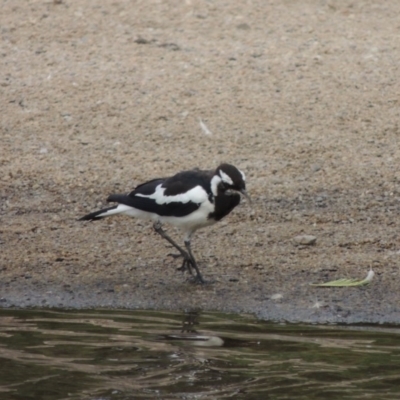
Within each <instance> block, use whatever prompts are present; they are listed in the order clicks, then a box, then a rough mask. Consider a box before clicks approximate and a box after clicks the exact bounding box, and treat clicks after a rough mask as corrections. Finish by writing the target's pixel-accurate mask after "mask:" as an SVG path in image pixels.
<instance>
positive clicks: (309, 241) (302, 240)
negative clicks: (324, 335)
mask: <svg viewBox="0 0 400 400" xmlns="http://www.w3.org/2000/svg"><path fill="white" fill-rule="evenodd" d="M293 240H294V242H295V243H296V244H304V245H307V246H311V245H314V244H315V243H316V241H317V238H316V237H315V236H312V235H298V236H295V237H294V238H293Z"/></svg>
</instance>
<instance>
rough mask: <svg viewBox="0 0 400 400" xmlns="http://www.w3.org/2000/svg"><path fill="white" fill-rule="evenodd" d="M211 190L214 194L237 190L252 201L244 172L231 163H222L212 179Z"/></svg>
mask: <svg viewBox="0 0 400 400" xmlns="http://www.w3.org/2000/svg"><path fill="white" fill-rule="evenodd" d="M211 190H212V192H213V195H214V196H217V195H218V192H223V193H226V192H228V191H231V190H232V191H236V192H240V193H242V194H243V195H244V196H245V197H246V198H247V199H248V200H249V202H251V199H250V197H249V195H248V194H247V192H246V177H245V175H244V173H243V172H242V171H241V170H240V169H238V168H236V167H235V166H233V165H231V164H221V165H220V166H219V167H218V168H217V169H216V171H215V173H214V176H213V178H212V180H211Z"/></svg>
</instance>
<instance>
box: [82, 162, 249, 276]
mask: <svg viewBox="0 0 400 400" xmlns="http://www.w3.org/2000/svg"><path fill="white" fill-rule="evenodd" d="M237 192H240V193H242V194H243V195H244V196H245V197H247V198H248V200H249V201H250V198H249V196H248V195H247V193H246V183H245V175H244V173H243V172H242V171H240V170H239V169H237V168H236V167H235V166H233V165H230V164H221V165H220V166H219V167H218V168H217V169H216V170H214V171H204V170H199V169H193V170H190V171H183V172H179V173H177V174H176V175H174V176H171V177H169V178H157V179H153V180H150V181H148V182H145V183H143V184H141V185H139V186H137V187H136V188H135V189H134V190H133V191H132V192H131V193H129V194H112V195H111V196H109V197H108V199H107V201H109V202H116V203H118V204H117V205H115V206H112V207H109V208H105V209H103V210H99V211H95V212H93V213H91V214H88V215H85V216H84V217H82V218H80V220H97V219H101V218H105V217H109V216H111V215H117V214H122V215H128V216H130V217H137V218H141V219H149V220H151V221H153V227H154V230H155V231H156V232H157V233H159V234H160V235H161V236H162V237H163V238H164V239H166V240H167V241H168V242H169V243H170V244H171V245H172V246H174V247H175V248H176V249H177V250H178V251H179V253H180V256H182V257H183V263H182V266H181V268H180V269H181V270H185V269H187V270H188V271H189V272H190V273H192V267H193V268H194V269H195V271H196V273H197V276H196V279H197V281H198V282H200V283H204V279H203V277H202V276H201V274H200V271H199V268H198V266H197V263H196V260H195V258H194V257H193V253H192V249H191V246H190V239H191V237H192V235H193V233H194V232H195V231H196V230H197V229H200V228H204V227H206V226H210V225H213V224H215V223H216V222H218V221H219V220H221V219H222V218H224V217H225V216H226V215H228V214H229V213H230V212H231V211H232V210H233V209H234V208H235V207H236V206H237V205H238V204H239V203H240V198H241V196H240V194H239V193H237ZM163 223H169V224H171V225H174V226H176V227H178V228H180V229H181V230H182V231H183V233H184V243H185V248H186V250H184V249H183V248H182V247H181V246H179V245H178V244H177V243H175V241H174V240H172V239H171V238H170V237H169V236H168V235H167V234H166V232H165V231H164V230H163V228H162V224H163Z"/></svg>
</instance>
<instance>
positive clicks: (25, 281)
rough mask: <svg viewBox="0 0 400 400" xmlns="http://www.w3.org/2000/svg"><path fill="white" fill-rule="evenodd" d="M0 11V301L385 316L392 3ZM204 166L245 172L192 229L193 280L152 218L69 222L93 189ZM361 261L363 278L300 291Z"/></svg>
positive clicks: (394, 120) (397, 294)
mask: <svg viewBox="0 0 400 400" xmlns="http://www.w3.org/2000/svg"><path fill="white" fill-rule="evenodd" d="M1 10H2V11H1V13H0V26H1V38H0V40H1V42H0V43H1V47H0V71H1V73H0V93H1V95H0V99H1V101H0V110H1V125H0V132H1V146H0V165H1V174H0V252H1V255H0V306H2V307H13V306H14V307H60V308H85V307H106V308H129V309H135V308H149V309H154V308H156V309H170V310H180V309H192V308H199V309H203V310H221V311H229V312H245V313H253V314H255V315H257V316H258V317H260V318H263V319H272V320H286V321H301V322H332V323H336V322H346V323H347V322H374V323H384V322H390V323H398V322H400V309H399V304H400V290H399V286H400V281H399V279H400V276H399V266H400V260H399V259H400V243H399V235H398V232H399V225H400V221H399V218H398V215H399V210H400V191H399V181H400V172H399V168H398V165H399V159H400V150H399V146H398V141H399V116H400V108H399V93H400V91H399V90H400V88H399V83H398V81H399V65H400V42H399V34H400V23H399V19H398V15H400V3H399V2H395V1H392V2H375V1H372V0H371V1H368V0H365V1H364V0H361V1H348V0H335V1H329V0H326V1H325V0H304V1H301V2H300V1H289V0H286V1H276V0H275V1H264V0H248V1H238V0H234V1H212V0H210V1H195V0H186V1H182V0H179V1H178V0H176V1H173V0H170V1H161V0H154V1H150V0H143V1H139V0H138V1H127V0H126V1H114V2H112V1H102V2H99V1H95V0H82V1H79V2H78V1H72V0H62V1H50V0H31V1H25V0H9V1H2V4H1ZM221 162H229V163H232V164H234V165H236V166H237V167H239V168H240V169H242V170H243V171H244V172H245V173H246V176H247V182H248V192H249V194H250V195H251V196H252V199H253V205H252V206H249V204H248V203H247V202H246V201H243V202H242V204H241V205H240V206H239V207H238V208H236V209H235V210H234V212H233V213H232V214H230V215H229V216H228V217H227V218H226V219H224V220H223V221H222V222H221V223H219V224H216V225H214V226H213V227H211V228H207V229H204V230H203V231H199V232H198V233H197V234H196V235H195V237H194V238H193V241H192V245H193V250H194V253H195V254H196V256H197V258H198V260H199V265H200V268H201V271H202V273H203V275H204V277H205V278H206V279H208V280H209V281H211V282H212V283H210V284H207V285H203V286H201V285H193V284H191V283H190V282H188V279H187V278H188V276H187V275H185V274H182V273H181V272H178V271H176V268H177V267H178V266H179V265H180V262H179V260H174V259H173V258H171V257H169V256H168V253H170V252H171V248H169V247H168V246H167V245H166V243H165V242H164V241H163V240H162V239H161V238H160V237H158V236H157V235H156V234H155V233H154V232H153V230H152V228H151V224H150V223H147V222H143V221H136V220H132V219H129V218H123V217H115V218H114V219H107V220H102V221H99V222H97V223H83V222H79V221H77V219H78V218H79V217H81V216H82V215H84V214H86V213H88V212H90V211H94V210H96V209H98V208H99V207H102V206H104V205H105V204H106V202H105V199H106V198H107V196H108V195H109V194H110V193H119V192H128V191H130V190H131V189H133V188H134V187H135V186H136V185H137V184H139V183H141V182H144V181H146V180H148V179H151V178H155V177H158V176H165V175H172V174H174V173H176V172H178V171H180V170H183V169H190V168H193V167H199V168H205V169H212V168H215V167H217V165H218V164H219V163H221ZM168 232H169V234H170V235H171V236H172V237H174V238H175V239H176V240H177V241H180V243H181V242H182V236H181V234H180V232H179V231H176V230H175V229H174V228H168ZM298 235H312V236H315V237H316V242H315V244H314V245H307V244H299V243H297V242H296V241H295V240H294V238H295V237H296V236H298ZM370 268H372V269H373V270H374V272H375V277H374V279H373V281H372V283H371V284H370V285H369V286H366V287H361V288H357V287H356V288H333V289H332V288H331V289H328V288H324V289H322V288H315V287H311V286H310V285H309V283H310V282H323V281H327V280H330V279H338V278H345V277H346V278H347V277H350V278H357V279H363V278H364V277H365V276H366V274H367V273H368V271H369V269H370Z"/></svg>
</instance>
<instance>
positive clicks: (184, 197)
mask: <svg viewBox="0 0 400 400" xmlns="http://www.w3.org/2000/svg"><path fill="white" fill-rule="evenodd" d="M164 192H165V188H163V187H162V184H161V183H160V184H159V185H158V186H157V187H156V190H155V192H154V193H152V194H140V193H137V194H136V195H135V196H140V197H147V198H149V199H153V200H155V201H156V203H157V204H168V203H184V204H185V203H188V202H189V201H190V202H192V203H195V204H201V203H204V202H205V201H207V200H208V195H207V192H206V191H205V190H204V189H203V188H202V187H201V186H195V187H194V188H193V189H190V190H188V191H187V192H185V193H180V194H176V195H174V196H166V195H165V194H164Z"/></svg>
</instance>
